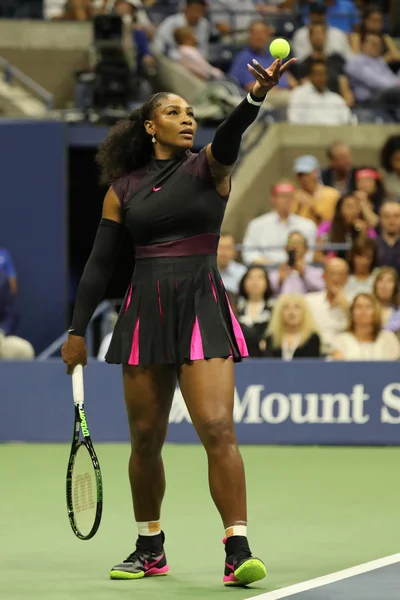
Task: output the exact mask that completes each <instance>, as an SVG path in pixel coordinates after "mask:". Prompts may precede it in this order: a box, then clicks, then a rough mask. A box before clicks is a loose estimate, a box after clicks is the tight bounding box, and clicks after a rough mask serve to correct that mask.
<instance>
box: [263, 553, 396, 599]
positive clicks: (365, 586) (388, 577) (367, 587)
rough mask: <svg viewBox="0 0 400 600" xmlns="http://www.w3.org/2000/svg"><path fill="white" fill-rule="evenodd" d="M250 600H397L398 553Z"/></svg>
mask: <svg viewBox="0 0 400 600" xmlns="http://www.w3.org/2000/svg"><path fill="white" fill-rule="evenodd" d="M252 597H253V598H256V599H258V600H284V599H285V598H290V600H398V598H400V554H394V555H392V556H387V557H385V558H382V559H379V560H375V561H372V562H369V563H365V564H364V565H359V566H356V567H352V568H350V569H345V570H344V571H339V572H337V573H332V574H331V575H326V576H323V577H318V578H316V579H311V580H310V581H305V582H304V583H300V584H296V585H292V586H290V587H287V588H283V589H280V590H276V591H274V592H267V593H265V594H261V595H259V596H252Z"/></svg>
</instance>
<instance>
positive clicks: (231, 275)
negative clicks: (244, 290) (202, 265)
mask: <svg viewBox="0 0 400 600" xmlns="http://www.w3.org/2000/svg"><path fill="white" fill-rule="evenodd" d="M236 257H237V252H236V245H235V238H234V237H233V235H232V234H231V233H221V236H220V238H219V244H218V251H217V264H218V269H219V272H220V274H221V278H222V281H223V284H224V286H225V288H226V290H227V291H228V292H231V293H232V294H237V293H238V291H239V283H240V281H241V279H242V277H243V276H244V274H245V273H246V271H247V268H246V267H245V266H244V265H242V264H241V263H238V262H236V260H235V258H236Z"/></svg>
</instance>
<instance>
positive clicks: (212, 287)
mask: <svg viewBox="0 0 400 600" xmlns="http://www.w3.org/2000/svg"><path fill="white" fill-rule="evenodd" d="M208 279H209V280H210V283H211V289H212V291H213V294H214V300H215V302H216V303H217V304H218V296H217V292H216V289H215V285H214V282H213V280H212V277H211V273H209V274H208Z"/></svg>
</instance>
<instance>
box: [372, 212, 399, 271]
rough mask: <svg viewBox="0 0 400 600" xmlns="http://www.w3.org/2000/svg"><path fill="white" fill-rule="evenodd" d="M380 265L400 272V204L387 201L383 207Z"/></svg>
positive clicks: (378, 239)
mask: <svg viewBox="0 0 400 600" xmlns="http://www.w3.org/2000/svg"><path fill="white" fill-rule="evenodd" d="M377 243H378V265H379V266H385V267H393V269H395V270H396V272H397V273H400V204H398V203H397V202H385V203H384V204H382V207H381V219H380V234H379V236H378V238H377Z"/></svg>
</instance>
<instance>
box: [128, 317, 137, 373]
mask: <svg viewBox="0 0 400 600" xmlns="http://www.w3.org/2000/svg"><path fill="white" fill-rule="evenodd" d="M139 325H140V317H138V318H137V321H136V325H135V331H134V332H133V340H132V348H131V354H130V356H129V360H128V365H138V364H139Z"/></svg>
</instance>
